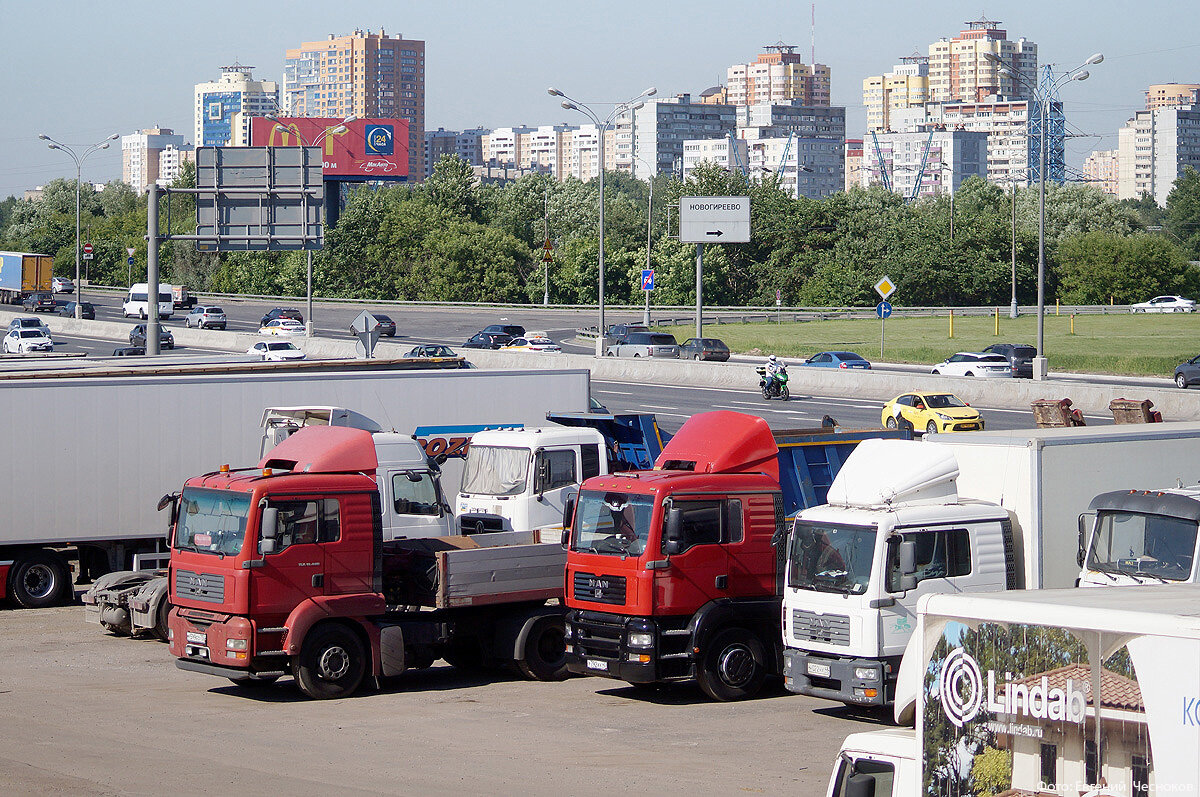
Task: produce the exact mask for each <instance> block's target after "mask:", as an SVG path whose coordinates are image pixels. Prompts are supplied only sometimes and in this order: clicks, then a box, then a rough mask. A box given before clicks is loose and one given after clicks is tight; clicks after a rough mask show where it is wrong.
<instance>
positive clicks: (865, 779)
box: [842, 772, 875, 797]
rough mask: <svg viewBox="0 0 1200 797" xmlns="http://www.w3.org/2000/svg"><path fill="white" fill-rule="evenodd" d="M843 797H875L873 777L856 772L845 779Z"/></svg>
mask: <svg viewBox="0 0 1200 797" xmlns="http://www.w3.org/2000/svg"><path fill="white" fill-rule="evenodd" d="M842 794H844V795H845V797H875V776H874V775H868V774H867V773H865V772H858V773H855V774H854V775H851V776H850V777H848V778H846V788H845V790H844V791H843V792H842Z"/></svg>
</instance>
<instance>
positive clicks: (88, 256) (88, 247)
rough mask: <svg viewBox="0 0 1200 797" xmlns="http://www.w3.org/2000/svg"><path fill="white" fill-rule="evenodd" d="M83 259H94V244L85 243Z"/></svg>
mask: <svg viewBox="0 0 1200 797" xmlns="http://www.w3.org/2000/svg"><path fill="white" fill-rule="evenodd" d="M83 259H84V260H91V259H92V245H91V244H84V245H83Z"/></svg>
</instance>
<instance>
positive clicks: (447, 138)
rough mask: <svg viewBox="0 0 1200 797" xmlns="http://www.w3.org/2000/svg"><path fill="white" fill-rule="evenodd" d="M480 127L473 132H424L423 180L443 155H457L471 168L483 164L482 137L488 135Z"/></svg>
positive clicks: (442, 128) (443, 130)
mask: <svg viewBox="0 0 1200 797" xmlns="http://www.w3.org/2000/svg"><path fill="white" fill-rule="evenodd" d="M490 132H491V131H490V130H487V129H485V128H482V127H477V128H475V129H473V130H463V131H461V132H459V131H458V130H447V129H446V128H444V127H439V128H438V129H437V130H426V131H425V178H426V179H428V178H429V176H430V175H432V174H433V167H434V166H436V165H437V162H438V161H439V160H441V159H442V156H444V155H457V156H458V157H460V158H462V159H463V160H464V161H466V162H467V163H469V164H471V165H472V166H480V165H482V164H483V137H484V136H485V135H486V134H488V133H490Z"/></svg>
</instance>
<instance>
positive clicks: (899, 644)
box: [880, 527, 974, 656]
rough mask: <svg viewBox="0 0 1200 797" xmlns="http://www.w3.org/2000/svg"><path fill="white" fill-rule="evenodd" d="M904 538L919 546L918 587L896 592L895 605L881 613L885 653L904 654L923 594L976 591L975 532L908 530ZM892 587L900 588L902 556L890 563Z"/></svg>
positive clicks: (894, 557)
mask: <svg viewBox="0 0 1200 797" xmlns="http://www.w3.org/2000/svg"><path fill="white" fill-rule="evenodd" d="M902 536H903V539H904V540H905V541H906V542H907V541H910V540H911V541H913V542H915V543H916V545H917V551H916V566H917V569H916V573H915V574H914V575H915V576H916V579H917V586H916V588H915V589H910V590H908V592H906V593H896V594H895V597H896V603H895V605H894V606H890V607H888V608H885V609H882V610H881V612H880V615H881V620H882V623H883V627H882V629H881V632H882V639H881V641H882V643H883V654H884V655H885V656H899V655H902V654H903V653H904V648H905V646H906V645H907V644H908V639H909V636H911V634H912V632H913V631H914V630H916V627H917V601H918V600H920V598H921V596H922V595H926V594H930V593H933V594H939V593H957V592H965V591H974V590H972V589H971V588H970V585H969V583H968V582H969V581H970V580H971V559H972V556H971V533H970V532H969V531H968V530H967V529H966V528H952V527H941V528H926V529H905V530H904V531H903V532H902ZM886 567H887V570H886V575H885V577H886V579H887V581H886V583H887V586H888V590H889V591H892V590H894V589H896V588H897V586H898V584H899V580H900V562H899V557H898V556H892V557H890V560H889V561H888V562H887V563H886Z"/></svg>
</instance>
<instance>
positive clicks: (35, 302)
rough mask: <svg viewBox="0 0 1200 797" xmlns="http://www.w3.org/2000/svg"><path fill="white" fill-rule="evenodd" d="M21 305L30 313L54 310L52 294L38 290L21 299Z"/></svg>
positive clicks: (51, 311)
mask: <svg viewBox="0 0 1200 797" xmlns="http://www.w3.org/2000/svg"><path fill="white" fill-rule="evenodd" d="M21 306H22V307H24V308H25V309H26V310H28V311H29V312H31V313H40V312H42V311H46V312H50V313H53V312H54V306H55V305H54V294H53V293H46V292H44V291H38V292H37V293H31V294H29V295H28V296H26V297H25V298H24V299H22V300H21Z"/></svg>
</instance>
